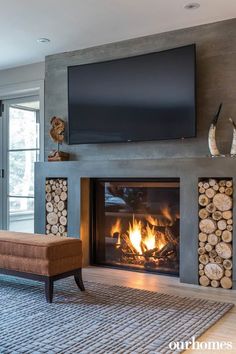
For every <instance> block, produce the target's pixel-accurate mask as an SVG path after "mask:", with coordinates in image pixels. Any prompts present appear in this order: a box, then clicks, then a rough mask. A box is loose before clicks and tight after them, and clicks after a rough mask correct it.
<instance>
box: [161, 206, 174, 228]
mask: <svg viewBox="0 0 236 354" xmlns="http://www.w3.org/2000/svg"><path fill="white" fill-rule="evenodd" d="M162 215H163V216H164V217H165V218H166V219H167V220H169V222H170V225H172V224H173V218H172V216H171V213H170V209H169V208H168V207H167V206H166V207H164V208H163V209H162Z"/></svg>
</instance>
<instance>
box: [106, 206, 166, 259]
mask: <svg viewBox="0 0 236 354" xmlns="http://www.w3.org/2000/svg"><path fill="white" fill-rule="evenodd" d="M162 213H163V216H160V217H164V218H165V220H166V221H167V220H168V222H169V223H171V224H172V223H173V218H172V217H171V214H170V210H169V209H168V208H167V207H166V208H164V209H163V211H162ZM146 220H147V221H148V222H147V223H146V225H144V224H143V223H142V221H141V220H138V219H136V218H135V217H134V216H133V221H132V222H131V223H129V229H128V230H127V232H126V235H127V237H129V240H130V242H131V244H132V246H133V248H134V249H135V250H136V252H137V253H138V255H140V256H141V255H143V254H144V253H145V252H146V251H149V250H154V252H155V249H157V250H159V251H160V250H161V249H162V248H163V247H164V246H165V245H166V244H167V240H166V236H165V233H164V232H163V231H161V230H159V229H158V227H160V226H161V227H162V228H163V227H166V222H163V220H159V219H155V218H154V217H152V216H151V215H147V217H146ZM114 235H116V237H118V238H117V243H116V245H117V247H119V246H120V245H121V242H122V224H121V219H117V220H116V222H115V223H114V225H112V227H111V236H112V237H114Z"/></svg>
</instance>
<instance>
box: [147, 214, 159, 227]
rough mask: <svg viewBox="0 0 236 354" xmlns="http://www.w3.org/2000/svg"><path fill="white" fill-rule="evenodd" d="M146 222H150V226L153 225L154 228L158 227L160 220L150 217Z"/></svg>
mask: <svg viewBox="0 0 236 354" xmlns="http://www.w3.org/2000/svg"><path fill="white" fill-rule="evenodd" d="M146 220H147V221H148V222H149V224H151V225H153V226H158V220H157V219H155V218H153V217H152V216H151V215H148V216H147V217H146Z"/></svg>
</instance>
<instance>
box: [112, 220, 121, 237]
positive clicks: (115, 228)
mask: <svg viewBox="0 0 236 354" xmlns="http://www.w3.org/2000/svg"><path fill="white" fill-rule="evenodd" d="M116 232H117V233H118V234H119V235H120V233H121V219H117V220H116V222H115V224H114V225H112V227H111V236H112V237H113V236H114V234H115V233H116Z"/></svg>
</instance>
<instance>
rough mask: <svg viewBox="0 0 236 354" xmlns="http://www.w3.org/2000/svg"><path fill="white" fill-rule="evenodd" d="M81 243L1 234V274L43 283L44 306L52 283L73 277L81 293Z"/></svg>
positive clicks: (35, 235) (51, 237)
mask: <svg viewBox="0 0 236 354" xmlns="http://www.w3.org/2000/svg"><path fill="white" fill-rule="evenodd" d="M81 269H82V242H81V240H79V239H77V238H70V237H60V236H48V235H39V234H27V233H21V232H10V231H0V273H3V274H8V275H14V276H19V277H24V278H29V279H32V280H37V281H42V282H44V283H45V295H46V299H47V302H52V299H53V283H54V281H55V280H58V279H62V278H66V277H68V276H71V275H73V276H74V278H75V282H76V284H77V285H78V287H79V288H80V290H81V291H84V285H83V281H82V274H81Z"/></svg>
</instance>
